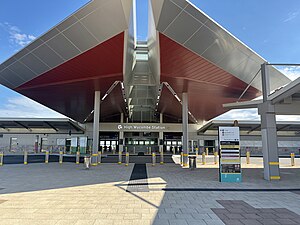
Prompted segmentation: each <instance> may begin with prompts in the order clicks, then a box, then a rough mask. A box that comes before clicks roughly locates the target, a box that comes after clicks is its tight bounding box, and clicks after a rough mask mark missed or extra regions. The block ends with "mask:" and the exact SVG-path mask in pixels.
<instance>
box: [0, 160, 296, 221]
mask: <svg viewBox="0 0 300 225" xmlns="http://www.w3.org/2000/svg"><path fill="white" fill-rule="evenodd" d="M133 168H134V165H133V164H130V165H129V166H128V167H125V166H124V165H117V164H103V165H100V166H97V167H92V168H91V169H90V170H85V169H83V165H82V164H80V165H75V164H73V163H64V164H63V165H59V164H58V163H51V164H48V165H45V164H28V165H26V166H25V165H5V166H3V167H0V179H1V187H3V188H4V189H2V190H0V224H1V225H8V224H10V225H12V224H13V225H19V224H20V225H21V224H22V225H23V224H25V225H26V224H30V225H32V224H33V225H35V224H38V225H42V224H55V225H59V224H63V225H68V224H77V225H80V224H83V225H84V224H91V225H98V224H131V225H134V224H138V225H140V224H143V225H144V224H145V225H147V224H149V225H150V224H151V225H153V224H155V225H163V224H167V225H173V224H180V225H185V224H186V225H196V224H197V225H199V224H200V225H201V224H203V225H221V224H232V225H234V224H244V225H245V224H260V225H261V224H274V225H276V224H300V223H299V222H298V221H300V219H299V215H300V207H299V203H300V195H299V193H297V191H295V192H291V191H238V192H237V191H214V190H207V191H184V190H181V191H172V190H169V191H164V190H163V188H169V187H170V188H171V187H175V188H183V187H192V188H193V187H194V188H208V187H209V188H213V187H215V188H232V189H236V188H242V189H247V188H249V187H251V188H262V187H263V188H266V189H267V188H296V187H298V188H300V180H299V179H298V178H299V170H297V169H290V170H289V169H288V170H286V169H285V170H284V171H285V173H283V174H282V180H281V181H277V182H271V183H270V182H267V181H264V180H262V177H261V176H260V175H261V174H262V170H259V169H253V170H252V171H251V170H249V171H247V172H245V174H244V176H245V177H244V178H245V179H244V182H243V183H240V184H235V183H231V184H222V183H219V182H218V181H217V179H216V178H217V175H216V174H215V172H216V170H215V169H211V170H209V169H197V170H194V171H190V170H184V169H181V168H180V167H179V166H177V165H173V164H168V165H157V166H155V167H153V166H151V164H147V177H146V178H145V177H144V178H143V179H142V178H141V180H139V179H137V180H136V181H137V182H142V183H146V184H147V186H148V187H149V190H148V191H147V192H143V191H142V192H140V191H139V190H137V191H130V192H127V191H126V190H127V189H128V184H129V183H130V178H131V177H132V171H133ZM257 174H260V175H259V176H258V175H257ZM140 185H141V183H140ZM141 186H143V185H141ZM229 220H230V223H229V222H228V221H229ZM297 222H298V223H297Z"/></svg>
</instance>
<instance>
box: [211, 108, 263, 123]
mask: <svg viewBox="0 0 300 225" xmlns="http://www.w3.org/2000/svg"><path fill="white" fill-rule="evenodd" d="M214 119H215V120H232V121H234V120H259V119H260V117H259V115H258V113H257V109H233V110H230V111H228V112H226V113H224V114H222V115H220V116H218V117H216V118H214Z"/></svg>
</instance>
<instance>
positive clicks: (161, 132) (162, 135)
mask: <svg viewBox="0 0 300 225" xmlns="http://www.w3.org/2000/svg"><path fill="white" fill-rule="evenodd" d="M159 122H160V124H162V123H163V114H162V113H160V115H159ZM163 139H164V132H163V131H160V132H159V140H158V144H159V152H160V153H161V152H163V151H164V149H163V147H164V146H163Z"/></svg>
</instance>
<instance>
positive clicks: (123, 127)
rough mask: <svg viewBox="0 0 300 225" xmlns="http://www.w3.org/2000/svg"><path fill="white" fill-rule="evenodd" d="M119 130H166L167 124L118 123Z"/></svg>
mask: <svg viewBox="0 0 300 225" xmlns="http://www.w3.org/2000/svg"><path fill="white" fill-rule="evenodd" d="M118 130H166V126H157V125H121V124H119V125H118Z"/></svg>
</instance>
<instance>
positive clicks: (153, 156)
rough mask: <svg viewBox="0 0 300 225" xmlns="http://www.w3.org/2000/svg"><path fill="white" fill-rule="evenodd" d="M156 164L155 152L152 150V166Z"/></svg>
mask: <svg viewBox="0 0 300 225" xmlns="http://www.w3.org/2000/svg"><path fill="white" fill-rule="evenodd" d="M155 164H156V154H155V152H152V166H155Z"/></svg>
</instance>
